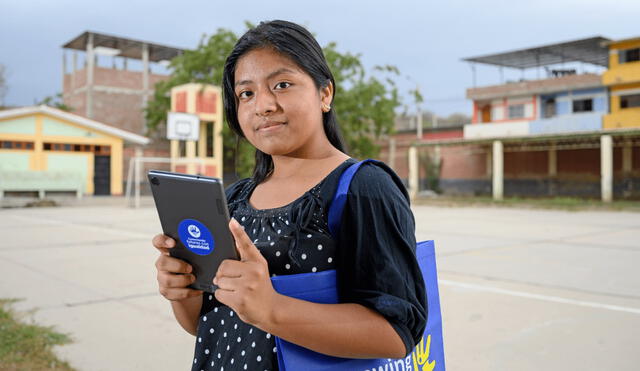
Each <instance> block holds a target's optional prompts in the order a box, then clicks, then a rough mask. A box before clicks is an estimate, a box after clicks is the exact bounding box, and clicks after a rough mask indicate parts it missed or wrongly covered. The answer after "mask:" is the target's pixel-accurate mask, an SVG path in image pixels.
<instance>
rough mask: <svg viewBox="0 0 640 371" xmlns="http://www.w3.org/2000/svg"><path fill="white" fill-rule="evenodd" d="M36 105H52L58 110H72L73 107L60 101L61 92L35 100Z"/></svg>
mask: <svg viewBox="0 0 640 371" xmlns="http://www.w3.org/2000/svg"><path fill="white" fill-rule="evenodd" d="M35 104H36V106H40V105H45V106H49V107H54V108H57V109H59V110H63V111H67V112H71V111H73V107H71V106H68V105H66V104H64V102H63V101H62V93H57V94H56V95H49V96H47V97H44V98H43V99H42V100H41V101H36V102H35Z"/></svg>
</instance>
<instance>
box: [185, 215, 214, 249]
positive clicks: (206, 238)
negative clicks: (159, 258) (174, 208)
mask: <svg viewBox="0 0 640 371" xmlns="http://www.w3.org/2000/svg"><path fill="white" fill-rule="evenodd" d="M178 236H179V237H180V241H181V242H182V244H183V245H184V246H185V247H186V248H187V249H188V250H189V251H191V252H192V253H194V254H198V255H209V254H211V252H213V249H214V248H215V242H214V241H213V236H212V235H211V232H210V231H209V229H208V228H207V227H205V226H204V224H202V223H200V222H199V221H197V220H195V219H185V220H183V221H181V222H180V224H178Z"/></svg>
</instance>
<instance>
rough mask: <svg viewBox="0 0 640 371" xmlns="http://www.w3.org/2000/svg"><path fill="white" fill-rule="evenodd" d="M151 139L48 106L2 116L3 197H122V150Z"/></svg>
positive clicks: (0, 181) (0, 159)
mask: <svg viewBox="0 0 640 371" xmlns="http://www.w3.org/2000/svg"><path fill="white" fill-rule="evenodd" d="M125 143H126V144H128V145H131V146H144V145H147V144H148V143H149V139H148V138H146V137H144V136H141V135H138V134H135V133H131V132H128V131H125V130H122V129H119V128H116V127H113V126H110V125H106V124H104V123H101V122H98V121H95V120H90V119H88V118H86V117H83V116H80V115H76V114H74V113H69V112H65V111H62V110H59V109H55V108H51V107H48V106H33V107H22V108H15V109H8V110H4V111H0V198H2V197H3V196H5V195H8V194H11V193H37V194H38V195H39V197H40V198H43V197H44V196H46V195H47V194H50V193H56V192H73V193H75V194H76V195H77V196H78V197H81V196H82V195H121V194H122V191H123V190H122V188H123V179H122V176H123V171H122V156H123V147H124V145H125Z"/></svg>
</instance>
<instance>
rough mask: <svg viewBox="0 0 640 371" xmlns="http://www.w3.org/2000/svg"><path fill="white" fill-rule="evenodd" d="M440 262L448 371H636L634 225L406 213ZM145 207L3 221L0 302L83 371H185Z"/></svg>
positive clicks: (181, 340)
mask: <svg viewBox="0 0 640 371" xmlns="http://www.w3.org/2000/svg"><path fill="white" fill-rule="evenodd" d="M414 212H415V216H416V221H417V236H418V238H419V239H420V240H423V239H434V240H435V241H436V250H437V254H438V268H439V274H440V295H441V300H442V307H443V318H444V331H445V353H446V357H447V366H448V369H449V370H474V371H476V370H540V369H544V370H586V369H598V370H637V369H638V367H640V366H639V365H640V352H638V349H640V338H639V337H638V333H639V331H640V273H638V272H639V269H638V266H640V213H624V212H564V211H546V210H545V211H542V210H520V209H499V208H480V207H474V208H439V207H428V206H417V207H415V208H414ZM159 230H160V226H159V222H158V217H157V214H156V211H155V209H154V208H152V207H143V208H141V209H137V210H136V209H130V208H125V207H123V206H119V205H101V206H84V207H63V208H30V209H2V210H0V233H1V235H2V239H1V240H0V272H2V279H0V297H3V298H23V299H24V300H23V301H22V302H20V303H19V304H17V305H16V306H17V308H18V309H21V310H30V309H36V311H35V313H34V318H35V320H36V321H37V322H39V323H42V324H47V325H55V326H56V327H57V329H58V330H60V331H62V332H67V333H70V334H71V335H72V337H73V338H74V343H73V344H71V345H66V346H63V347H58V348H57V352H58V353H59V354H60V355H61V356H62V357H63V358H65V359H67V360H69V361H70V362H71V364H72V365H74V366H75V367H77V368H78V369H80V370H87V371H93V370H96V371H97V370H187V369H189V364H190V362H191V360H192V345H193V344H192V343H193V338H192V337H191V336H190V335H188V334H186V333H185V332H184V331H182V330H181V329H180V328H179V326H178V325H177V324H176V323H175V321H174V320H173V316H172V314H171V311H170V307H169V305H168V303H167V302H166V301H165V300H164V299H163V298H162V297H160V296H159V294H157V289H156V283H155V268H154V266H153V263H154V261H155V258H156V255H157V253H156V251H155V249H154V248H153V247H152V246H151V244H150V239H151V237H152V236H153V235H154V234H156V233H158V231H159Z"/></svg>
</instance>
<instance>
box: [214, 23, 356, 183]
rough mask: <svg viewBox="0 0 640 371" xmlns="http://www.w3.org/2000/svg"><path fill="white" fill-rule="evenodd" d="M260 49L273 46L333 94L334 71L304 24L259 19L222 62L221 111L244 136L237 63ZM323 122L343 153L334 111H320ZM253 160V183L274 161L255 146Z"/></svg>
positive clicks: (268, 170)
mask: <svg viewBox="0 0 640 371" xmlns="http://www.w3.org/2000/svg"><path fill="white" fill-rule="evenodd" d="M260 48H273V49H274V50H275V51H277V52H278V53H281V54H282V55H284V56H286V57H288V58H289V59H291V60H292V61H293V62H294V63H296V64H297V65H298V67H300V68H301V69H302V70H303V71H305V72H306V73H307V74H308V75H309V76H310V77H311V79H312V80H313V81H314V83H315V85H316V88H318V89H321V88H325V87H327V86H328V85H329V83H331V84H332V85H333V95H334V96H335V91H336V89H335V88H336V82H335V80H334V78H333V74H332V73H331V70H329V66H328V65H327V60H326V59H325V57H324V54H323V53H322V48H321V47H320V45H319V44H318V42H317V41H316V39H315V38H314V37H313V36H312V35H311V33H310V32H309V31H307V30H306V29H305V28H304V27H302V26H300V25H297V24H295V23H291V22H287V21H280V20H276V21H270V22H262V23H260V24H259V25H258V26H257V27H255V28H253V29H251V30H249V31H247V32H246V33H245V34H244V35H242V37H241V38H240V39H239V40H238V42H237V43H236V45H235V46H234V48H233V50H232V51H231V54H229V56H228V57H227V60H226V62H225V64H224V71H223V76H222V102H223V105H224V113H225V115H226V118H227V123H228V124H229V127H230V128H231V130H233V132H234V133H235V134H236V135H238V136H239V137H242V138H244V137H245V136H244V133H243V132H242V129H241V128H240V122H238V102H237V100H236V95H235V87H234V82H235V72H236V71H235V70H236V64H237V63H238V59H240V57H242V56H243V55H244V54H246V53H248V52H250V51H252V50H255V49H260ZM332 98H333V97H332ZM332 102H333V99H332ZM322 124H323V127H324V132H325V134H326V135H327V138H328V139H329V142H330V143H331V144H332V145H333V146H334V147H336V148H337V149H338V150H340V151H343V152H344V151H345V145H344V142H343V141H342V136H341V134H340V128H339V127H338V122H337V119H336V114H335V110H333V109H331V110H329V112H325V113H323V114H322ZM255 161H256V163H255V167H254V168H253V180H254V181H255V182H256V183H261V182H263V181H264V180H265V179H267V177H268V176H269V175H270V174H271V172H272V171H273V160H272V158H271V155H268V154H266V153H264V152H262V151H260V150H259V149H257V148H256V154H255Z"/></svg>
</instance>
